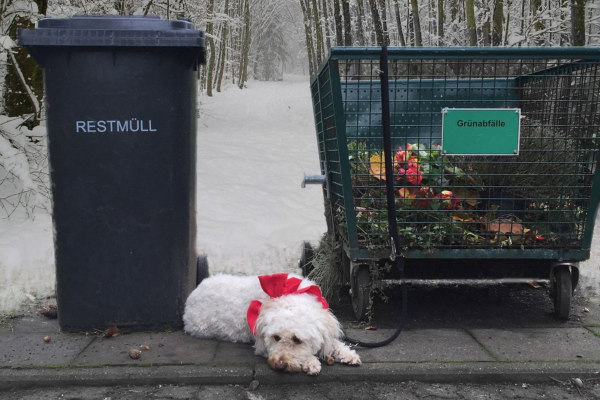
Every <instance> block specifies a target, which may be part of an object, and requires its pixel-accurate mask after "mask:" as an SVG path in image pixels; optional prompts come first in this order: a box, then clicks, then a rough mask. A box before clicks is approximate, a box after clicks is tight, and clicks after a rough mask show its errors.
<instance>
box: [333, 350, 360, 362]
mask: <svg viewBox="0 0 600 400" xmlns="http://www.w3.org/2000/svg"><path fill="white" fill-rule="evenodd" d="M336 361H338V362H339V363H342V364H348V365H360V364H361V362H360V357H359V356H358V354H356V351H354V350H350V349H347V350H345V351H342V352H340V355H339V359H338V360H336Z"/></svg>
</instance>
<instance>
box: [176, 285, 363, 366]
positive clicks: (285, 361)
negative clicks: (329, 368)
mask: <svg viewBox="0 0 600 400" xmlns="http://www.w3.org/2000/svg"><path fill="white" fill-rule="evenodd" d="M265 291H266V292H268V293H269V294H267V293H265ZM183 322H184V325H185V331H186V332H188V333H189V334H191V335H192V336H196V337H199V338H203V339H221V340H228V341H233V342H252V341H254V342H255V344H254V348H255V349H256V351H255V353H256V354H257V355H262V356H265V357H267V358H268V363H269V365H270V366H271V368H273V369H276V370H280V371H288V372H298V371H300V370H302V371H304V372H306V373H308V374H309V375H317V374H318V373H319V372H320V371H321V362H320V361H319V359H318V358H317V357H316V356H315V355H318V356H319V357H320V358H322V359H323V360H326V361H327V363H328V364H332V363H333V362H334V361H335V362H339V363H345V364H350V365H360V358H359V356H358V354H356V352H355V351H354V350H352V349H350V348H349V347H348V346H347V345H346V344H344V343H343V342H341V341H340V338H341V337H342V329H341V327H340V323H339V322H338V320H337V319H336V318H335V316H334V315H333V314H332V313H331V311H330V310H329V309H328V306H327V302H326V301H325V300H324V299H323V298H322V297H321V291H320V289H319V288H318V287H317V286H316V285H314V283H313V282H311V281H309V280H307V279H304V280H301V279H299V278H297V277H290V278H288V277H287V274H274V275H265V276H261V277H256V276H254V277H243V276H232V275H216V276H213V277H210V278H206V279H204V280H203V281H202V283H200V285H198V287H197V288H196V289H195V290H194V291H193V292H192V294H190V297H189V298H188V299H187V302H186V305H185V313H184V315H183ZM251 326H253V328H251ZM252 331H254V334H253V332H252Z"/></svg>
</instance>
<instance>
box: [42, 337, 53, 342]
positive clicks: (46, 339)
mask: <svg viewBox="0 0 600 400" xmlns="http://www.w3.org/2000/svg"><path fill="white" fill-rule="evenodd" d="M51 340H52V338H51V337H50V336H44V342H46V343H50V341H51Z"/></svg>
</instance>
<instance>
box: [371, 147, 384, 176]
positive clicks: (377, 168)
mask: <svg viewBox="0 0 600 400" xmlns="http://www.w3.org/2000/svg"><path fill="white" fill-rule="evenodd" d="M369 173H370V174H371V175H372V176H374V177H375V178H377V179H381V180H383V181H385V161H384V157H383V153H378V154H373V155H372V156H371V158H370V159H369Z"/></svg>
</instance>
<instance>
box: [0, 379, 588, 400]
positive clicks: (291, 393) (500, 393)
mask: <svg viewBox="0 0 600 400" xmlns="http://www.w3.org/2000/svg"><path fill="white" fill-rule="evenodd" d="M0 398H1V399H5V400H17V399H19V400H21V399H22V400H25V399H28V400H29V399H31V400H33V399H36V400H37V399H64V400H76V399H77V400H117V399H118V400H134V399H136V400H137V399H207V400H212V399H214V400H221V399H247V400H270V399H274V400H285V399H332V400H344V399H361V400H362V399H402V400H412V399H469V400H475V399H481V400H486V399H579V400H580V399H600V381H598V380H596V381H594V382H584V387H583V388H582V389H580V391H578V390H577V388H576V387H575V386H574V385H573V384H559V383H555V382H550V383H548V384H535V385H527V384H489V385H473V384H458V385H449V384H423V383H417V382H407V383H398V384H383V383H369V382H357V383H355V384H341V383H335V382H334V383H328V384H320V385H319V384H315V385H310V384H304V385H298V384H295V385H277V386H259V387H258V388H257V389H256V390H254V391H250V390H249V389H248V388H246V387H241V386H234V385H227V386H171V385H165V386H121V387H108V388H99V387H85V388H80V387H74V388H69V389H64V388H63V389H33V390H20V391H14V392H0Z"/></svg>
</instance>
